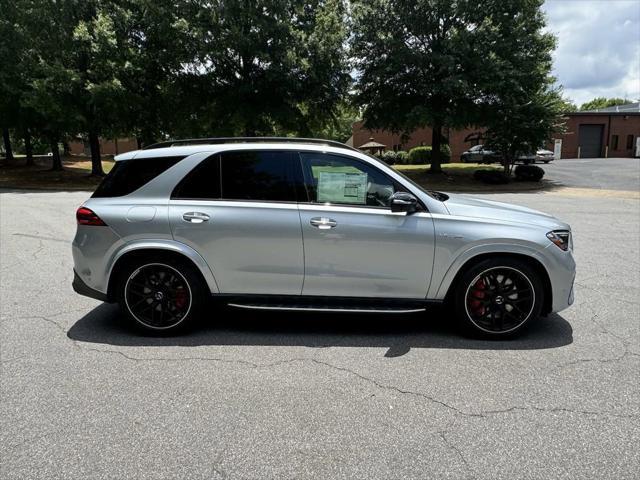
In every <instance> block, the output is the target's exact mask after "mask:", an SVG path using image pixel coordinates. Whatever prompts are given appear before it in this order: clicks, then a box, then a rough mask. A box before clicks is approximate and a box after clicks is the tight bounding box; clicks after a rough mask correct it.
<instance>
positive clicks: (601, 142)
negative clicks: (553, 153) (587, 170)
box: [349, 103, 640, 162]
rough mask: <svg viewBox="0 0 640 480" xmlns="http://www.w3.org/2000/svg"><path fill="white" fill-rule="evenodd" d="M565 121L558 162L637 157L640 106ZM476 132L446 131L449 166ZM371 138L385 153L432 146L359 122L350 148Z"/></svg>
mask: <svg viewBox="0 0 640 480" xmlns="http://www.w3.org/2000/svg"><path fill="white" fill-rule="evenodd" d="M566 117H567V122H566V132H565V133H564V134H562V135H558V136H557V137H556V138H557V139H560V140H562V151H561V158H578V157H581V158H595V157H634V156H640V143H639V142H640V140H638V138H639V137H640V103H631V104H628V105H620V106H617V107H609V108H604V109H600V110H592V111H586V112H575V113H568V114H567V115H566ZM479 131H481V129H478V128H468V129H463V130H454V129H445V131H444V135H445V136H446V137H448V139H449V147H450V148H451V161H452V162H459V161H460V154H461V153H462V152H464V151H465V150H468V149H469V148H470V147H472V146H473V145H477V144H478V143H480V142H481V140H480V138H479V135H478V132H479ZM371 138H373V139H374V141H376V142H378V143H382V144H384V145H386V149H387V150H410V149H412V148H413V147H417V146H420V145H431V129H430V128H420V129H418V130H415V131H414V132H413V133H412V134H411V135H410V136H409V137H408V139H405V140H404V141H403V140H402V139H401V137H400V135H397V134H393V133H391V132H388V131H384V130H367V129H365V128H364V127H363V126H362V122H361V121H359V122H355V123H354V124H353V127H352V137H351V138H350V139H349V143H350V144H351V145H352V146H354V147H356V148H357V147H359V146H360V145H363V144H365V143H367V142H369V141H370V139H371ZM554 140H555V139H554ZM553 144H554V142H550V143H549V145H547V148H549V149H550V150H553Z"/></svg>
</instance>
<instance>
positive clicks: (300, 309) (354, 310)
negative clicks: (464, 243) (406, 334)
mask: <svg viewBox="0 0 640 480" xmlns="http://www.w3.org/2000/svg"><path fill="white" fill-rule="evenodd" d="M227 305H229V306H230V307H236V308H245V309H248V310H283V311H293V312H348V313H417V312H424V311H425V310H426V308H415V309H394V310H376V309H370V310H369V309H361V308H314V307H272V306H267V305H265V306H262V305H242V304H239V303H228V304H227Z"/></svg>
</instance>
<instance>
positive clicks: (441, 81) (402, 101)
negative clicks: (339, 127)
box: [352, 0, 486, 171]
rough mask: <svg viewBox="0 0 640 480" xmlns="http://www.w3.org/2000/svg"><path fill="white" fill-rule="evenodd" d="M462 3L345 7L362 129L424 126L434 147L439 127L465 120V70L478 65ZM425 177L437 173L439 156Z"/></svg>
mask: <svg viewBox="0 0 640 480" xmlns="http://www.w3.org/2000/svg"><path fill="white" fill-rule="evenodd" d="M479 10H484V7H483V8H478V5H477V2H472V1H470V0H459V1H455V2H453V1H451V0H417V1H416V0H398V1H389V0H359V1H355V2H353V14H354V32H353V41H352V49H353V53H354V55H355V57H356V59H357V60H356V63H355V65H356V67H357V70H358V74H359V81H358V84H357V90H356V99H357V102H358V103H359V104H361V105H363V106H364V112H363V117H364V122H365V126H366V127H367V128H372V129H373V128H385V129H389V130H391V131H393V132H400V133H410V132H412V131H413V130H415V129H416V128H419V127H424V126H426V125H429V126H431V127H432V129H433V138H432V145H434V146H435V148H436V149H438V145H439V144H440V143H441V142H442V128H443V126H450V127H464V126H466V125H469V124H470V123H471V122H472V120H473V118H472V117H471V116H470V115H469V114H473V112H474V107H475V102H476V100H477V99H476V98H475V84H474V78H473V76H472V75H471V74H470V72H474V71H476V70H480V69H481V68H482V64H483V63H484V61H485V60H486V58H484V56H483V55H479V54H478V53H477V52H474V51H473V47H474V45H475V44H476V41H475V35H476V34H475V30H474V29H473V28H471V27H472V24H471V22H470V21H469V16H470V15H473V14H474V12H476V11H479ZM436 157H438V158H436V159H434V160H435V161H434V162H433V163H432V171H439V170H440V168H439V163H440V162H439V161H438V159H439V156H436Z"/></svg>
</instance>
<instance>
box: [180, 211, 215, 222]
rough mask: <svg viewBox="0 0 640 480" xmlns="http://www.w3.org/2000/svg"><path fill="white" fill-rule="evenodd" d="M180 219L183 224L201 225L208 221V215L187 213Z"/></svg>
mask: <svg viewBox="0 0 640 480" xmlns="http://www.w3.org/2000/svg"><path fill="white" fill-rule="evenodd" d="M182 219H183V220H184V221H185V222H190V223H202V222H206V221H208V220H209V215H207V214H206V213H202V212H187V213H185V214H184V215H182Z"/></svg>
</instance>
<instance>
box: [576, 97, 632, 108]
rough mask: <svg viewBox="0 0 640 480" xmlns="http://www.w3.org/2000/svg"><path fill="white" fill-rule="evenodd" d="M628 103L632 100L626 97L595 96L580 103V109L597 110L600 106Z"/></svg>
mask: <svg viewBox="0 0 640 480" xmlns="http://www.w3.org/2000/svg"><path fill="white" fill-rule="evenodd" d="M628 103H632V102H631V100H628V99H626V98H605V97H596V98H594V99H593V100H590V101H588V102H586V103H583V104H582V105H580V110H581V111H585V110H598V109H600V108H607V107H615V106H616V105H626V104H628Z"/></svg>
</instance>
